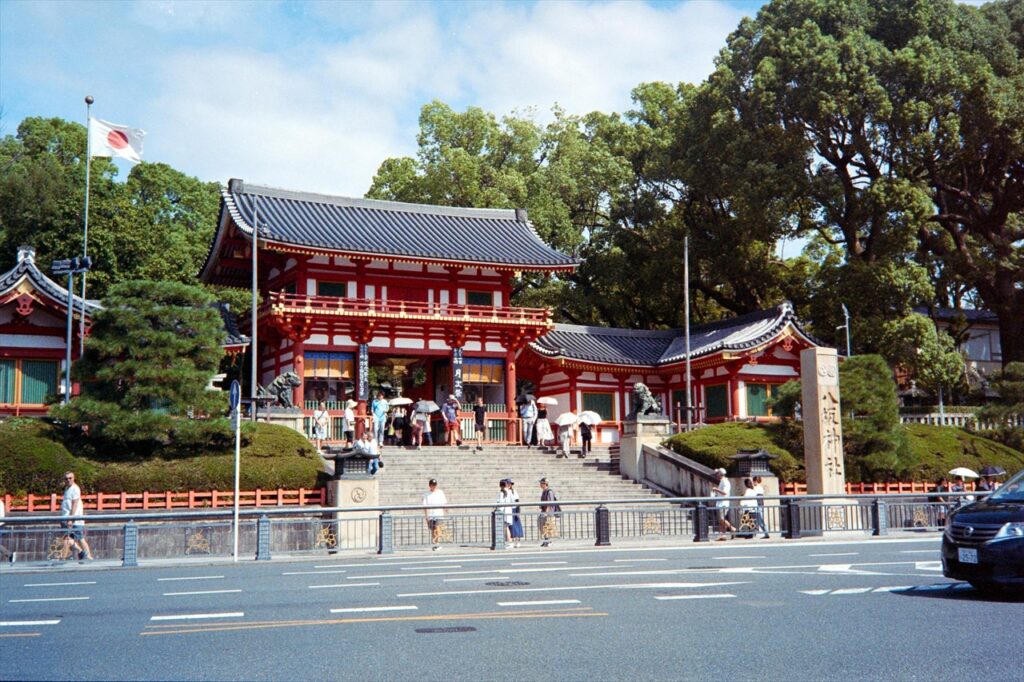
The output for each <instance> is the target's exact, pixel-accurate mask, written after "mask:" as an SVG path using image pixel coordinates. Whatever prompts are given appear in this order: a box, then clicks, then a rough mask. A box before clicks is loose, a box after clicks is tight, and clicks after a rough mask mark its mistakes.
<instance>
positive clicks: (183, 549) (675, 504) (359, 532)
mask: <svg viewBox="0 0 1024 682" xmlns="http://www.w3.org/2000/svg"><path fill="white" fill-rule="evenodd" d="M761 499H762V500H763V501H764V504H763V505H754V506H742V504H748V505H749V504H750V503H751V498H749V497H748V498H739V497H731V498H717V499H713V498H707V497H682V498H666V499H661V500H651V501H644V502H643V503H642V504H641V505H638V504H637V500H635V499H632V500H578V501H562V500H559V501H558V502H557V504H558V505H560V507H561V510H560V511H559V512H553V511H544V510H543V509H542V507H543V506H544V505H545V504H550V503H543V502H520V503H519V510H518V514H517V516H518V517H519V521H520V524H521V526H522V528H523V536H522V538H520V541H521V542H525V543H539V542H541V541H543V540H548V541H551V540H554V541H577V542H578V541H593V542H594V544H596V545H599V546H600V545H609V544H611V542H612V541H613V540H616V539H626V538H634V539H637V538H639V539H649V538H687V539H690V538H692V539H693V540H694V541H697V542H702V541H708V540H712V539H718V538H725V537H729V536H737V537H756V536H757V535H760V534H762V533H763V532H767V533H768V534H769V535H781V536H782V537H784V538H800V537H806V536H813V535H822V534H824V533H830V534H831V533H851V534H861V535H875V536H880V535H888V534H890V533H893V532H898V531H912V532H922V531H929V530H931V531H934V530H940V529H942V528H943V526H944V524H945V521H946V517H947V515H948V514H949V512H950V511H951V510H953V509H955V508H957V507H958V506H960V505H961V504H965V503H966V502H967V501H969V500H971V499H974V495H972V494H971V493H943V495H942V497H941V498H938V497H937V496H935V495H934V494H932V495H884V496H880V495H847V496H834V495H833V496H825V495H805V496H799V497H798V496H773V497H765V498H761ZM723 500H727V501H728V502H729V506H728V507H726V508H721V507H717V506H716V505H718V504H721V503H722V502H723ZM426 511H427V509H426V508H424V507H422V506H418V505H404V506H389V507H366V508H360V509H351V508H346V509H343V508H337V507H329V508H320V509H296V508H292V509H288V508H263V509H246V510H242V511H241V512H240V514H241V518H242V521H241V523H240V527H239V537H240V545H239V548H240V549H239V556H240V557H241V556H249V557H252V556H255V558H256V559H258V560H263V559H269V558H271V557H272V556H274V555H281V554H285V555H303V554H313V555H316V554H329V553H333V552H337V551H340V550H375V551H377V552H378V553H390V552H393V551H395V550H396V549H415V548H422V547H428V546H431V545H445V544H448V545H455V546H462V547H490V548H492V549H502V548H504V547H505V544H506V534H505V516H504V515H503V514H502V513H501V512H500V511H499V510H498V508H497V506H496V505H495V504H494V503H475V504H452V505H447V506H446V507H445V509H444V515H443V517H442V518H441V519H440V520H439V522H437V523H433V524H428V523H427V519H426V518H425V516H424V513H425V512H426ZM397 512H405V513H397ZM758 517H760V520H761V521H762V522H763V524H764V530H762V529H761V525H760V523H758ZM76 519H81V520H84V521H85V522H86V524H87V525H86V526H84V528H76V529H75V530H76V531H78V532H79V533H81V534H84V537H85V538H86V540H87V541H88V542H89V544H90V546H91V550H92V554H93V556H94V557H95V558H97V559H103V560H119V561H121V562H122V563H123V564H124V565H127V566H134V565H137V564H138V562H139V561H140V560H156V559H168V558H187V557H230V556H231V553H232V549H231V548H232V532H231V531H232V526H231V511H230V510H209V511H179V512H175V511H161V512H149V513H134V514H120V513H118V514H104V515H102V516H98V515H93V516H89V517H74V518H72V517H60V516H37V515H28V514H15V515H13V516H8V517H6V518H5V519H4V521H5V522H6V525H4V526H2V527H0V544H3V545H4V546H5V547H6V548H7V549H8V550H9V551H13V552H17V556H18V558H19V561H23V562H24V561H29V562H45V561H61V560H64V559H75V558H77V557H75V556H73V555H72V554H71V553H69V552H68V550H67V543H66V542H65V536H66V535H67V533H68V529H67V528H65V527H64V524H65V523H67V522H69V521H74V520H76ZM723 519H725V520H727V521H728V522H729V526H731V527H732V530H729V529H728V528H729V526H727V525H726V524H725V523H724V522H723Z"/></svg>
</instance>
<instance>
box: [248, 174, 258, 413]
mask: <svg viewBox="0 0 1024 682" xmlns="http://www.w3.org/2000/svg"><path fill="white" fill-rule="evenodd" d="M259 224H260V205H259V197H258V196H257V195H256V194H253V195H252V312H251V317H250V320H251V322H252V325H251V326H252V338H251V339H250V340H249V350H250V360H251V362H250V364H251V365H252V369H251V376H250V377H249V383H250V386H249V395H250V397H251V398H252V404H251V405H250V406H249V415H250V418H251V419H252V421H256V397H257V396H256V394H257V392H258V391H257V386H258V384H257V383H256V363H257V361H258V358H257V357H256V356H257V355H258V354H257V352H256V248H257V237H256V234H257V231H258V230H259Z"/></svg>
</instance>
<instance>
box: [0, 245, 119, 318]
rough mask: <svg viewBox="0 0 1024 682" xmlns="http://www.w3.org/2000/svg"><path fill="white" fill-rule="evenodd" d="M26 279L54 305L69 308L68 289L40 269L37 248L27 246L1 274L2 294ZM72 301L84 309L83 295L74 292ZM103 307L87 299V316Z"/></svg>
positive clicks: (75, 305)
mask: <svg viewBox="0 0 1024 682" xmlns="http://www.w3.org/2000/svg"><path fill="white" fill-rule="evenodd" d="M24 280H28V281H29V282H30V283H31V284H32V287H33V288H34V289H35V290H36V291H37V292H39V293H41V294H43V295H44V296H46V297H47V298H48V299H50V301H51V302H52V303H53V304H54V305H56V306H58V307H60V308H61V309H62V310H67V305H68V290H67V289H66V288H64V287H62V286H61V285H59V284H57V283H56V282H55V281H53V280H52V279H50V278H49V277H47V276H46V274H45V273H44V272H43V271H42V270H40V269H39V267H38V266H37V265H36V262H35V249H33V248H31V247H25V246H23V247H21V248H20V249H19V250H18V262H17V263H16V264H15V266H14V267H13V268H11V269H10V270H8V271H7V272H5V273H4V274H2V275H0V296H4V295H6V294H7V293H9V292H10V291H11V290H13V289H14V288H15V287H17V286H18V285H19V284H21V282H22V281H24ZM71 302H72V305H73V306H74V307H75V310H82V309H83V305H82V297H81V296H78V295H75V294H72V295H71ZM102 307H103V306H102V305H100V302H99V301H95V300H92V299H86V300H85V305H84V310H85V313H86V315H87V316H88V315H92V314H93V313H95V312H96V311H97V310H100V309H101V308H102Z"/></svg>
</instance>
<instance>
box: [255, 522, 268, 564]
mask: <svg viewBox="0 0 1024 682" xmlns="http://www.w3.org/2000/svg"><path fill="white" fill-rule="evenodd" d="M256 561H270V519H269V518H267V515H266V514H264V515H263V516H261V517H260V519H259V521H257V522H256Z"/></svg>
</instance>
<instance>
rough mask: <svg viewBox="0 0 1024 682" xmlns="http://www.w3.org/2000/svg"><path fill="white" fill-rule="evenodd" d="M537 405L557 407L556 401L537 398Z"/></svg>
mask: <svg viewBox="0 0 1024 682" xmlns="http://www.w3.org/2000/svg"><path fill="white" fill-rule="evenodd" d="M537 404H538V405H557V404H558V401H557V400H555V399H554V398H537Z"/></svg>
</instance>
